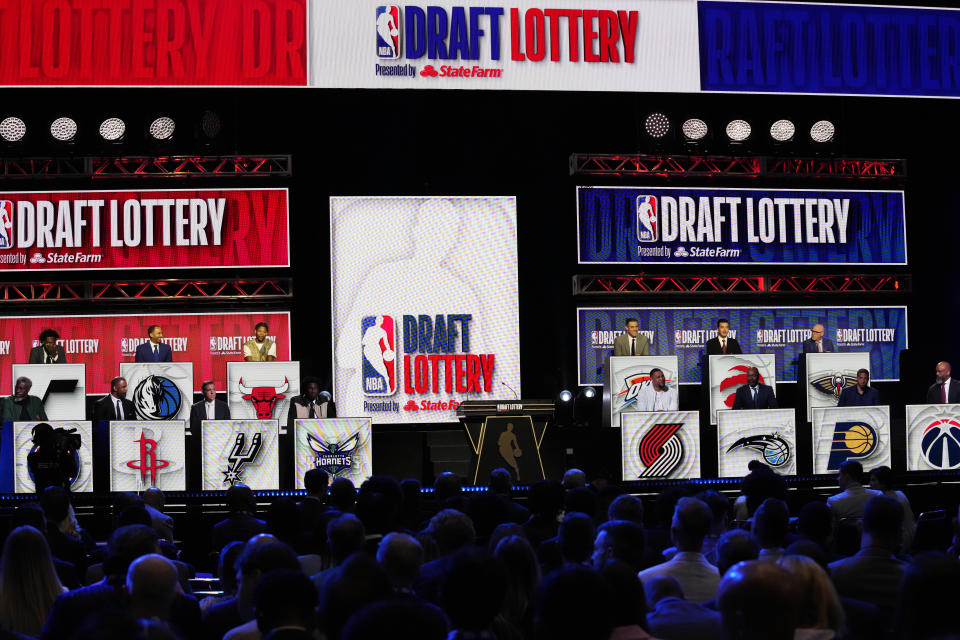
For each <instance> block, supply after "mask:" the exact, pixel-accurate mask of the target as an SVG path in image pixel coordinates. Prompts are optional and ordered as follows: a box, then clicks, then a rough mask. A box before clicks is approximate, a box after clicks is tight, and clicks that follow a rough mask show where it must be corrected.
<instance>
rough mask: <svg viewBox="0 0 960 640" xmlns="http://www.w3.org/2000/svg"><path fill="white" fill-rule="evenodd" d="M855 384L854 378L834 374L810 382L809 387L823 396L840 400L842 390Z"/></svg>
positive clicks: (855, 378) (855, 379)
mask: <svg viewBox="0 0 960 640" xmlns="http://www.w3.org/2000/svg"><path fill="white" fill-rule="evenodd" d="M856 384H857V377H856V376H849V375H844V374H842V373H835V374H833V375H832V376H824V377H822V378H817V379H816V380H811V381H810V386H811V387H813V388H814V389H816V390H817V391H819V392H820V393H822V394H824V395H828V396H833V397H834V398H836V399H837V400H839V399H840V394H841V393H843V390H844V389H846V388H847V387H852V386H855V385H856Z"/></svg>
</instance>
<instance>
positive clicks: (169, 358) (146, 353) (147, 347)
mask: <svg viewBox="0 0 960 640" xmlns="http://www.w3.org/2000/svg"><path fill="white" fill-rule="evenodd" d="M158 350H159V351H160V359H159V360H154V359H153V343H152V342H150V341H149V340H147V341H146V342H144V343H143V344H142V345H140V346H139V347H137V353H136V355H135V356H134V358H133V361H134V362H173V349H171V348H170V345H168V344H164V343H163V342H161V343H160V344H159V345H158Z"/></svg>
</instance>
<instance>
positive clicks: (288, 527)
mask: <svg viewBox="0 0 960 640" xmlns="http://www.w3.org/2000/svg"><path fill="white" fill-rule="evenodd" d="M266 524H267V532H268V533H271V534H273V536H274V537H275V538H276V539H277V540H279V541H280V542H282V543H284V544H285V545H287V546H289V547H290V548H291V549H293V550H294V551H299V550H300V549H301V548H302V547H303V546H304V540H303V537H302V535H301V533H300V532H301V528H300V511H299V509H297V503H296V502H294V500H293V498H289V497H287V496H278V497H276V498H274V499H273V502H271V503H270V506H268V507H267V517H266Z"/></svg>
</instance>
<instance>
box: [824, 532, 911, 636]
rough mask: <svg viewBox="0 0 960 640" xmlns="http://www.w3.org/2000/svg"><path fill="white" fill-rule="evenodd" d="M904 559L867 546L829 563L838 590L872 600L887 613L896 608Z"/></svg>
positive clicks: (867, 600)
mask: <svg viewBox="0 0 960 640" xmlns="http://www.w3.org/2000/svg"><path fill="white" fill-rule="evenodd" d="M906 566H907V565H906V563H904V562H903V560H900V559H899V558H897V557H896V556H894V555H893V553H891V552H890V551H889V550H887V549H881V548H879V547H867V548H866V549H861V550H860V551H858V552H857V554H856V555H854V556H850V557H849V558H844V559H843V560H837V561H836V562H831V563H830V577H831V578H832V579H833V584H834V586H835V587H836V588H837V593H839V594H840V595H841V596H846V597H848V598H855V599H857V600H862V601H863V602H869V603H870V604H875V605H877V607H879V608H880V613H881V614H885V613H886V615H887V616H888V619H889V616H890V614H892V612H893V611H894V610H895V609H896V605H897V590H898V588H899V585H900V578H902V577H903V570H904V568H905V567H906Z"/></svg>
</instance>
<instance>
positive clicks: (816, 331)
mask: <svg viewBox="0 0 960 640" xmlns="http://www.w3.org/2000/svg"><path fill="white" fill-rule="evenodd" d="M836 350H837V346H836V345H835V344H833V340H831V339H830V338H825V337H824V336H823V325H822V324H815V325H813V326H812V327H811V328H810V337H809V338H807V339H806V340H804V341H803V352H804V353H832V352H834V351H836Z"/></svg>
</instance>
